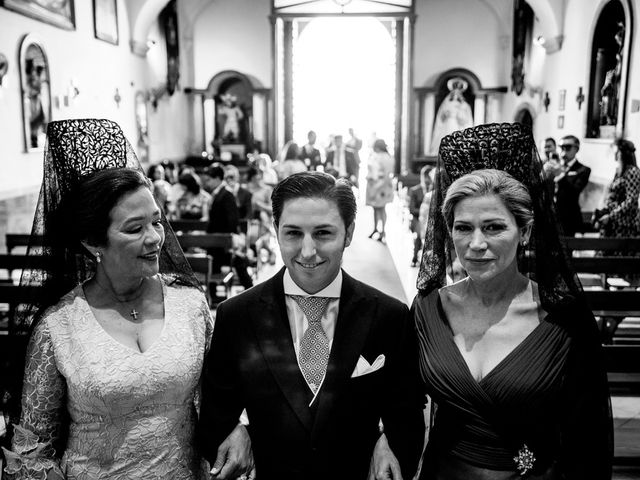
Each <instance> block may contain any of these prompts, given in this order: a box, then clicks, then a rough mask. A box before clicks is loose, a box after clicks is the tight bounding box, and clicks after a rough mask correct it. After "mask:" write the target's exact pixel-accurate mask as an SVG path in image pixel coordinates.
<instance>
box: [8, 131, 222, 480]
mask: <svg viewBox="0 0 640 480" xmlns="http://www.w3.org/2000/svg"><path fill="white" fill-rule="evenodd" d="M47 138H48V145H47V149H46V153H45V163H44V180H43V185H42V189H41V193H40V200H39V204H38V207H37V210H36V217H35V220H34V225H33V230H32V235H33V236H34V238H35V236H43V238H44V247H43V248H41V249H38V248H36V247H35V245H34V246H30V249H29V253H30V254H37V255H44V256H46V257H50V260H51V261H50V262H47V265H50V266H51V268H48V269H45V270H38V271H36V270H31V271H25V272H24V273H23V276H22V279H21V283H22V284H23V285H36V284H37V285H39V286H40V287H41V288H42V290H43V291H44V293H43V294H42V295H40V296H39V297H38V298H37V299H34V302H33V303H32V304H31V305H30V308H29V309H27V310H25V311H24V312H23V313H24V317H23V318H22V319H21V321H22V324H23V325H27V324H29V323H30V326H31V337H30V341H29V346H28V347H27V357H26V358H27V361H26V367H25V373H24V385H23V391H22V412H21V415H20V423H19V425H16V426H15V427H14V432H13V441H12V451H6V450H5V457H6V459H7V465H6V467H5V472H6V473H7V474H8V478H10V479H22V478H47V479H56V478H60V479H62V478H66V479H78V480H80V479H106V478H108V479H122V480H124V479H132V478H154V479H167V480H168V479H172V480H173V479H199V478H206V477H205V474H206V464H205V463H204V461H203V460H202V459H201V457H200V456H199V455H198V453H197V452H196V451H195V442H194V435H195V424H196V415H197V412H196V393H197V391H198V387H199V381H200V373H201V368H202V361H203V357H204V355H205V351H206V349H207V348H208V345H209V343H210V337H211V332H212V322H211V316H210V311H209V307H208V305H207V301H206V299H205V295H204V293H203V292H202V290H201V288H200V287H199V285H198V281H197V279H196V278H195V277H194V275H193V272H192V271H191V269H190V267H189V265H188V263H187V261H186V259H185V257H184V255H183V253H182V251H181V250H180V247H179V245H178V242H177V240H176V238H175V236H174V234H173V232H172V231H171V229H170V227H169V226H168V224H167V222H166V219H165V218H164V217H163V214H162V212H161V210H160V208H159V207H158V204H157V202H156V200H155V199H154V197H153V195H152V193H151V192H152V187H151V183H150V182H149V180H148V179H146V177H145V176H144V173H143V172H142V170H141V168H140V165H139V163H138V160H137V158H136V157H135V154H134V153H133V151H132V149H131V146H130V145H129V143H128V142H127V140H126V139H125V137H124V135H123V134H122V131H121V130H120V128H119V127H118V126H117V125H116V124H114V123H113V122H110V121H108V120H64V121H59V122H51V123H50V124H49V127H48V132H47ZM32 313H33V314H34V316H33V317H32V315H31V314H32ZM3 478H4V477H3Z"/></svg>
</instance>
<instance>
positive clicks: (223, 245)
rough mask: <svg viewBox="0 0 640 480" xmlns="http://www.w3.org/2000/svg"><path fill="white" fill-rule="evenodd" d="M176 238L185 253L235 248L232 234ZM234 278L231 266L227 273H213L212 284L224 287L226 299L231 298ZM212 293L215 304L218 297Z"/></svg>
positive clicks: (198, 234)
mask: <svg viewBox="0 0 640 480" xmlns="http://www.w3.org/2000/svg"><path fill="white" fill-rule="evenodd" d="M176 238H177V239H178V242H179V243H180V246H181V247H182V249H183V250H185V252H187V251H188V250H189V249H202V250H208V249H211V248H219V249H223V250H225V251H231V250H232V248H233V236H232V234H231V233H183V234H182V235H176ZM234 277H235V275H234V273H233V269H232V268H231V265H229V271H227V272H220V273H212V274H211V283H212V284H214V285H216V286H219V285H221V286H223V287H224V290H225V298H229V297H230V296H231V285H232V283H233V279H234ZM211 293H212V295H211V297H212V298H211V300H212V302H213V303H215V301H216V295H213V293H215V292H211Z"/></svg>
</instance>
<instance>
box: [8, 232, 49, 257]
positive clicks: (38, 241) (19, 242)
mask: <svg viewBox="0 0 640 480" xmlns="http://www.w3.org/2000/svg"><path fill="white" fill-rule="evenodd" d="M4 238H5V243H6V245H7V253H11V252H12V251H13V249H14V248H17V247H28V246H29V239H30V238H31V235H30V234H28V233H7V234H5V236H4ZM32 245H42V237H40V236H37V235H36V236H34V237H33V240H32Z"/></svg>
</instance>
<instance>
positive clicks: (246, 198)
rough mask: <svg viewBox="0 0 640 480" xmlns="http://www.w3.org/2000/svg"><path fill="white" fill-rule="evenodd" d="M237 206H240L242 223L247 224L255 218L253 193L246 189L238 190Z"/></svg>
mask: <svg viewBox="0 0 640 480" xmlns="http://www.w3.org/2000/svg"><path fill="white" fill-rule="evenodd" d="M236 205H238V217H239V218H240V220H241V221H244V222H245V227H246V222H247V221H248V220H250V219H251V218H252V217H253V212H252V211H253V208H252V207H251V192H250V191H249V190H247V189H246V188H244V187H240V188H238V192H237V196H236Z"/></svg>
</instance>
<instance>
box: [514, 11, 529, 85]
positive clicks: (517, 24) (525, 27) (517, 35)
mask: <svg viewBox="0 0 640 480" xmlns="http://www.w3.org/2000/svg"><path fill="white" fill-rule="evenodd" d="M532 26H533V11H532V10H531V7H529V5H527V2H526V1H524V0H515V1H514V2H513V51H512V57H513V59H512V65H511V90H513V91H514V92H515V94H516V95H520V94H521V93H522V91H523V90H524V56H525V50H526V45H527V36H528V35H527V34H528V32H529V31H530V30H531V28H532Z"/></svg>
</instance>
